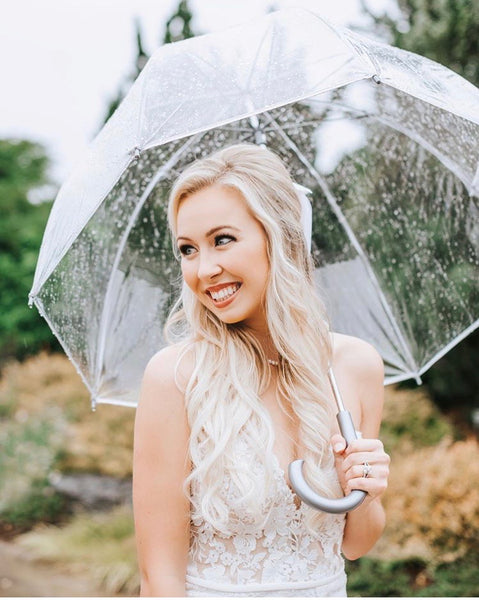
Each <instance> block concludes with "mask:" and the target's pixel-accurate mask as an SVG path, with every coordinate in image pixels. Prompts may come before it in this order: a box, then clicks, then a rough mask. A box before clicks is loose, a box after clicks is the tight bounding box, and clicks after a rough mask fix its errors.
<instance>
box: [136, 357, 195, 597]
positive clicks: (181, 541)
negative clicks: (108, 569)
mask: <svg viewBox="0 0 479 600" xmlns="http://www.w3.org/2000/svg"><path fill="white" fill-rule="evenodd" d="M177 356H178V350H177V348H174V347H169V348H165V349H163V350H162V351H160V352H158V353H157V354H156V355H155V356H154V357H153V358H152V359H151V360H150V362H149V363H148V365H147V367H146V370H145V373H144V377H143V383H142V388H141V394H140V402H139V405H138V408H137V413H136V420H135V442H134V455H133V508H134V516H135V530H136V542H137V552H138V564H139V568H140V576H141V595H142V596H185V578H186V565H187V558H188V547H189V522H190V506H189V501H188V499H187V498H186V497H185V494H184V493H183V482H184V480H185V478H186V477H187V476H188V474H189V471H190V463H189V458H188V439H189V428H188V423H187V418H186V411H185V408H184V398H183V394H182V393H181V392H180V391H179V390H178V388H177V386H176V384H175V380H174V370H175V365H176V360H177Z"/></svg>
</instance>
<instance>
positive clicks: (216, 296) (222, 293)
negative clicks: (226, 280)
mask: <svg viewBox="0 0 479 600" xmlns="http://www.w3.org/2000/svg"><path fill="white" fill-rule="evenodd" d="M238 289H239V285H229V286H228V287H225V288H223V289H222V290H219V291H218V292H210V294H211V297H212V298H213V300H215V302H220V301H221V300H226V299H227V298H229V297H230V296H232V295H233V294H234V293H235V292H237V291H238Z"/></svg>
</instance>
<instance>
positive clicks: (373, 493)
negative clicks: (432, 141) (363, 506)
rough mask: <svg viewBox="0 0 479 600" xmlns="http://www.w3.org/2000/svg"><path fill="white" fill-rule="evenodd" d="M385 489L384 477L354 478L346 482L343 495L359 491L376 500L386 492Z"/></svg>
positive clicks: (385, 480)
mask: <svg viewBox="0 0 479 600" xmlns="http://www.w3.org/2000/svg"><path fill="white" fill-rule="evenodd" d="M386 488H387V479H386V478H384V477H381V478H376V477H373V478H370V477H355V478H354V479H350V480H349V481H347V482H346V485H345V493H346V494H349V493H351V492H352V491H353V490H361V491H363V492H366V493H367V494H368V495H369V496H370V498H377V497H378V496H380V495H381V494H383V493H384V492H385V491H386Z"/></svg>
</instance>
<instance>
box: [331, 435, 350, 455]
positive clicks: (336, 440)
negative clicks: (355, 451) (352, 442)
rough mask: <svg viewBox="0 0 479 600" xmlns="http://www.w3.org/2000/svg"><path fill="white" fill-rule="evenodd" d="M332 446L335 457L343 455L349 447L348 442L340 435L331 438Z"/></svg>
mask: <svg viewBox="0 0 479 600" xmlns="http://www.w3.org/2000/svg"><path fill="white" fill-rule="evenodd" d="M331 446H332V447H333V452H334V455H335V456H338V455H342V454H343V453H344V451H345V450H346V447H347V445H346V440H345V439H344V438H343V436H342V435H340V434H339V433H335V434H334V435H333V436H332V437H331Z"/></svg>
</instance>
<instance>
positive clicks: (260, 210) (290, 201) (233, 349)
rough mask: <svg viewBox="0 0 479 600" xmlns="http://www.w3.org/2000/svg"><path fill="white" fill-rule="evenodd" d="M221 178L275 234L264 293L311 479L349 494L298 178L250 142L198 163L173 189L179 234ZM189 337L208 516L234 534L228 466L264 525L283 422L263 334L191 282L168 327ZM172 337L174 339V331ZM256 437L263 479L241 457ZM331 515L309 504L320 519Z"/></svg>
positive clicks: (312, 519) (195, 476)
mask: <svg viewBox="0 0 479 600" xmlns="http://www.w3.org/2000/svg"><path fill="white" fill-rule="evenodd" d="M212 185H222V186H226V187H229V188H233V189H236V190H238V191H239V192H240V193H241V195H242V196H243V198H244V199H245V201H246V203H247V205H248V207H249V209H250V211H251V213H252V215H253V216H254V217H255V218H256V219H257V220H258V221H259V222H260V223H261V225H262V226H263V228H264V232H265V236H266V246H267V254H268V259H269V263H270V270H269V278H268V284H267V290H266V296H265V309H266V310H265V312H266V319H267V325H268V329H269V334H270V336H271V339H272V341H273V343H274V346H275V348H276V350H277V352H278V356H279V368H278V392H277V393H278V401H279V402H280V405H281V407H282V408H283V409H284V410H285V411H287V413H288V414H289V415H290V416H291V418H293V415H294V418H295V419H296V420H297V423H298V431H299V438H300V441H301V443H302V445H303V446H304V448H305V453H304V456H302V458H304V459H305V465H306V476H307V478H308V481H309V482H310V484H311V485H312V486H313V488H315V489H316V490H317V491H318V492H320V493H322V494H323V495H327V496H330V497H331V496H337V495H338V494H340V491H339V485H338V482H337V477H336V476H335V475H334V474H333V472H332V471H333V458H332V453H331V450H330V444H329V437H330V432H331V422H332V416H333V407H332V406H331V403H330V401H329V396H328V394H327V389H328V381H327V376H326V373H327V368H328V364H329V361H330V356H331V343H330V337H329V327H328V324H327V320H326V315H325V310H324V306H323V303H322V301H321V299H320V298H319V296H318V294H317V291H316V289H315V286H314V282H313V269H314V265H313V263H312V259H311V256H310V253H309V251H308V249H307V248H306V243H305V236H304V233H303V230H302V227H301V206H300V201H299V198H298V196H297V193H296V190H295V188H294V186H293V181H292V179H291V177H290V175H289V173H288V171H287V170H286V168H285V166H284V165H283V163H282V162H281V160H280V159H279V158H278V157H277V156H276V155H275V154H273V153H272V152H270V151H269V150H266V149H264V148H260V147H257V146H254V145H250V144H239V145H235V146H230V147H228V148H225V149H223V150H221V151H219V152H217V153H215V154H214V155H212V156H210V157H208V158H204V159H201V160H198V161H196V162H194V163H193V164H192V165H190V166H189V167H188V168H187V169H186V170H185V171H184V172H183V173H182V175H181V176H180V177H179V178H178V180H177V181H176V183H175V185H174V186H173V189H172V191H171V194H170V200H169V206H168V219H169V224H170V228H171V230H172V233H173V238H175V237H176V216H177V213H178V209H179V206H180V203H181V201H182V200H184V199H185V198H186V197H188V196H190V195H192V194H194V193H195V192H197V191H199V190H201V189H204V188H207V187H209V186H212ZM178 326H180V329H181V331H182V335H183V337H184V338H185V339H188V340H190V347H191V346H192V347H193V348H194V351H195V366H194V370H193V373H192V375H191V378H190V380H189V383H188V385H187V387H186V390H185V403H186V410H187V414H188V419H189V423H190V427H191V438H190V456H191V460H192V464H193V469H192V472H191V474H190V476H189V477H188V479H187V481H186V484H185V489H186V490H187V489H188V488H189V486H190V485H194V486H196V489H199V490H201V493H200V494H199V496H198V497H200V498H201V506H195V505H194V501H193V511H194V513H195V511H199V510H200V511H201V514H202V515H203V516H204V518H206V519H207V520H208V521H209V522H210V523H212V524H213V525H214V526H215V527H216V528H217V529H219V530H222V531H224V532H225V533H227V531H228V528H227V522H228V518H229V516H230V514H231V513H230V510H231V509H234V508H235V507H231V506H228V505H227V503H226V502H225V499H224V498H223V497H222V495H221V489H222V483H223V477H224V473H225V472H229V474H230V476H231V478H232V481H233V483H234V484H235V485H236V487H237V488H238V490H239V496H240V497H241V498H242V503H243V505H246V506H247V507H248V510H249V512H250V514H251V516H252V518H253V519H255V520H256V521H257V522H258V524H259V523H260V521H259V515H260V514H261V512H262V509H264V502H265V498H266V494H267V489H268V487H269V485H270V484H271V483H272V481H273V473H274V460H275V459H274V455H273V451H272V450H273V443H274V429H273V426H272V421H271V418H270V416H269V413H268V411H267V410H266V409H265V407H264V406H263V405H262V403H261V400H260V395H261V393H262V391H264V390H265V389H266V386H267V384H268V380H269V374H270V366H269V365H268V363H267V358H266V356H265V354H264V351H263V349H262V347H261V345H260V344H259V343H258V341H257V340H256V338H255V336H254V335H253V334H252V332H251V331H249V330H248V329H247V328H246V327H243V326H242V325H241V323H235V324H230V325H228V324H225V323H223V322H222V321H221V320H220V319H219V318H218V317H217V316H216V315H215V314H214V313H213V312H211V311H210V310H208V309H207V308H206V307H205V306H204V305H203V304H202V303H201V302H200V301H199V300H198V299H197V297H196V296H195V295H194V293H193V292H192V291H191V290H190V289H189V288H188V287H187V286H186V285H185V284H183V288H182V293H181V297H180V298H179V300H178V302H177V304H176V305H175V307H174V308H173V310H172V313H171V315H170V317H169V319H168V321H167V324H166V333H167V335H169V333H170V332H171V331H172V330H176V331H178ZM169 339H171V336H170V338H169ZM240 432H241V439H242V440H244V441H245V443H247V444H248V448H249V449H250V450H251V451H252V452H253V454H254V456H253V457H252V460H255V461H258V462H260V463H263V465H264V467H265V471H266V481H265V480H264V478H259V477H255V475H254V470H252V469H248V468H247V467H246V466H245V467H242V466H241V465H239V464H238V461H235V452H236V450H237V438H238V437H239V434H240ZM321 519H322V514H321V513H319V512H317V511H312V510H311V511H310V514H309V515H308V523H309V525H310V527H311V528H313V527H314V526H317V525H318V524H319V522H320V521H321Z"/></svg>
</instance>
